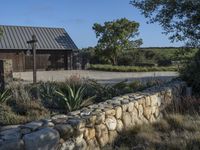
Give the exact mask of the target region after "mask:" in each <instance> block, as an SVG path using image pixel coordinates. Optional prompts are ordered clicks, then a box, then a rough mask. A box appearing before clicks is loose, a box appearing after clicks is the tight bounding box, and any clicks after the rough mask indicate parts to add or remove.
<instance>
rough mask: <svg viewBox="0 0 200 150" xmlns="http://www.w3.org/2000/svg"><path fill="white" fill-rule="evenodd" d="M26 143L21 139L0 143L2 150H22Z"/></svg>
mask: <svg viewBox="0 0 200 150" xmlns="http://www.w3.org/2000/svg"><path fill="white" fill-rule="evenodd" d="M22 149H24V142H23V140H21V139H14V140H6V141H3V142H1V143H0V150H22Z"/></svg>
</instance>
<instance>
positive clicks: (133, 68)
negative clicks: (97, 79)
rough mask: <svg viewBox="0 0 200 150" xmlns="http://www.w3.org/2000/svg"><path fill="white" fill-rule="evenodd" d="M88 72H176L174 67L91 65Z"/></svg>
mask: <svg viewBox="0 0 200 150" xmlns="http://www.w3.org/2000/svg"><path fill="white" fill-rule="evenodd" d="M88 69H89V70H99V71H116V72H151V71H178V68H177V67H175V66H170V67H139V66H112V65H94V64H91V65H90V66H89V68H88Z"/></svg>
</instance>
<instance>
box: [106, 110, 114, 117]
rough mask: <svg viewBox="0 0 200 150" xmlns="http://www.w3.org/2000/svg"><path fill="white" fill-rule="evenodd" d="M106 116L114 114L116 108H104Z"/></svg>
mask: <svg viewBox="0 0 200 150" xmlns="http://www.w3.org/2000/svg"><path fill="white" fill-rule="evenodd" d="M104 111H105V113H106V116H114V115H115V110H114V109H104Z"/></svg>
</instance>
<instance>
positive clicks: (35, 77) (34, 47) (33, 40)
mask: <svg viewBox="0 0 200 150" xmlns="http://www.w3.org/2000/svg"><path fill="white" fill-rule="evenodd" d="M36 42H37V39H36V36H35V35H33V36H32V40H31V41H28V42H27V43H28V44H31V45H32V50H33V83H34V84H35V83H37V66H36V64H37V60H36Z"/></svg>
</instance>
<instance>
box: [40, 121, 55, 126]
mask: <svg viewBox="0 0 200 150" xmlns="http://www.w3.org/2000/svg"><path fill="white" fill-rule="evenodd" d="M43 126H44V127H54V126H55V125H54V123H53V122H50V121H47V122H44V125H43Z"/></svg>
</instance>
